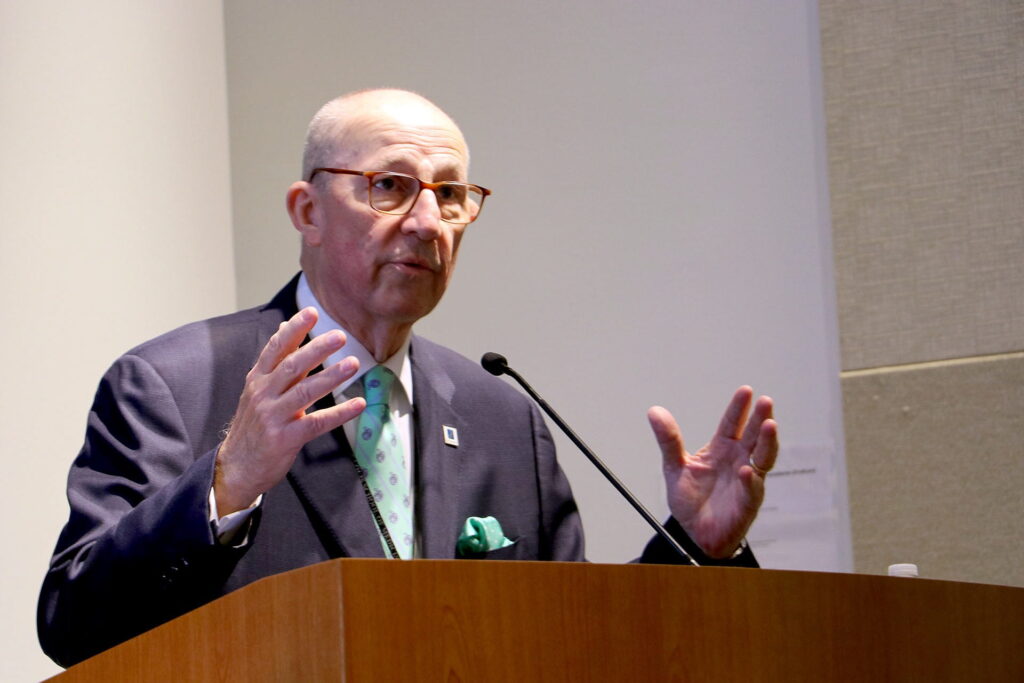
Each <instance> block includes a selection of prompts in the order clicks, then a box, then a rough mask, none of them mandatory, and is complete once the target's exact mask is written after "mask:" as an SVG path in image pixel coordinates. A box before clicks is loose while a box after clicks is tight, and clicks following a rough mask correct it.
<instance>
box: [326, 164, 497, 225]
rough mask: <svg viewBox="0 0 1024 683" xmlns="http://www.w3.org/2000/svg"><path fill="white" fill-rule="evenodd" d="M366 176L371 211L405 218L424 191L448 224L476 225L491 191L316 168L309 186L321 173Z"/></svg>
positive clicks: (388, 174) (383, 173)
mask: <svg viewBox="0 0 1024 683" xmlns="http://www.w3.org/2000/svg"><path fill="white" fill-rule="evenodd" d="M321 171H322V172H324V173H338V174H341V175H357V176H364V177H365V178H366V181H367V195H368V197H369V201H370V207H372V208H373V209H374V210H376V211H380V212H381V213H390V214H396V215H402V214H406V213H409V211H411V210H412V207H413V205H414V204H416V199H417V198H418V197H419V196H420V193H421V192H422V191H423V188H427V189H428V190H432V191H433V192H434V196H435V197H437V206H438V208H439V209H440V210H441V220H443V221H445V222H446V223H461V224H463V225H465V224H469V223H472V222H473V221H475V220H476V219H477V217H478V216H479V215H480V210H481V209H483V206H484V199H485V198H486V197H487V195H489V194H491V191H490V190H488V189H487V188H484V187H480V186H479V185H470V184H469V183H456V182H451V181H447V180H446V181H444V182H440V183H428V182H425V181H423V180H420V179H419V178H415V177H413V176H411V175H406V174H404V173H391V172H389V171H350V170H348V169H344V168H314V169H313V172H312V173H310V174H309V182H313V178H314V176H316V174H317V173H320V172H321Z"/></svg>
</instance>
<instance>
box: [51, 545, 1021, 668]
mask: <svg viewBox="0 0 1024 683" xmlns="http://www.w3.org/2000/svg"><path fill="white" fill-rule="evenodd" d="M55 680H58V681H60V682H61V683H63V682H64V681H104V682H106V681H122V680H123V681H169V680H175V681H235V680H238V681H266V680H269V681H464V682H466V681H473V682H476V681H486V682H490V681H566V682H570V681H572V682H575V681H659V682H660V681H691V680H692V681H742V682H748V681H786V682H790V681H845V680H853V681H1018V682H1019V681H1024V589H1022V588H1009V587H1002V586H989V585H981V584H967V583H954V582H948V581H931V580H927V579H902V578H889V577H882V576H863V575H852V574H825V573H814V572H790V571H771V570H750V569H720V568H707V567H705V568H693V567H669V566H639V565H594V564H590V565H587V564H564V563H553V562H552V563H541V562H459V561H430V560H417V561H413V562H395V561H389V560H336V561H332V562H325V563H323V564H319V565H315V566H312V567H306V568H304V569H299V570H296V571H293V572H289V573H287V574H281V575H279V576H274V577H271V578H268V579H264V580H262V581H259V582H257V583H254V584H252V585H250V586H247V587H246V588H244V589H242V590H239V591H237V592H235V593H232V594H231V595H228V596H226V597H224V598H221V599H220V600H217V601H216V602H214V603H211V604H209V605H207V606H205V607H203V608H201V609H198V610H196V611H194V612H192V613H189V614H186V615H184V616H182V617H179V618H178V619H175V620H174V621H172V622H170V623H167V624H165V625H163V626H161V627H159V628H156V629H154V630H152V631H150V632H148V633H144V634H142V635H141V636H139V637H137V638H135V639H133V640H131V641H129V642H127V643H124V644H123V645H120V646H118V647H115V648H113V649H111V650H109V651H107V652H104V653H102V654H99V655H97V656H96V657H93V658H92V659H89V660H87V661H85V662H83V663H81V664H79V665H77V666H74V667H72V668H71V669H68V671H66V672H65V673H63V674H61V675H60V676H58V677H56V679H55Z"/></svg>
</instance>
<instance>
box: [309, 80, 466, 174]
mask: <svg viewBox="0 0 1024 683" xmlns="http://www.w3.org/2000/svg"><path fill="white" fill-rule="evenodd" d="M381 120H390V121H395V122H398V123H402V122H416V121H430V120H433V121H436V122H438V123H439V124H441V125H446V126H450V127H451V128H452V129H454V131H455V132H456V133H457V134H458V136H459V139H460V142H461V145H462V148H463V149H462V151H463V152H464V154H465V156H466V159H467V160H468V159H469V150H468V148H467V146H466V142H465V139H464V138H462V133H461V131H459V128H458V126H456V125H455V122H454V121H452V119H451V117H450V116H448V115H447V114H446V113H445V112H444V111H443V110H441V108H440V107H438V106H437V105H436V104H434V103H433V102H431V101H430V100H428V99H427V98H425V97H423V96H422V95H418V94H416V93H414V92H410V91H408V90H399V89H394V88H377V89H372V90H359V91H356V92H352V93H348V94H346V95H341V96H340V97H336V98H334V99H333V100H331V101H330V102H328V103H327V104H325V105H324V106H322V107H321V108H320V110H319V111H318V112H317V113H316V114H315V115H314V116H313V119H312V120H311V121H310V122H309V128H308V129H307V131H306V144H305V148H304V150H303V154H302V179H303V180H307V179H308V178H309V176H310V174H311V173H312V172H313V169H314V168H318V167H321V166H332V165H335V164H337V163H339V162H340V161H341V160H343V159H352V158H355V157H357V156H360V154H361V153H363V152H365V151H366V150H363V149H361V148H360V136H359V135H358V133H359V131H360V129H361V127H362V126H365V125H366V124H368V123H372V122H375V121H381ZM360 170H378V169H360Z"/></svg>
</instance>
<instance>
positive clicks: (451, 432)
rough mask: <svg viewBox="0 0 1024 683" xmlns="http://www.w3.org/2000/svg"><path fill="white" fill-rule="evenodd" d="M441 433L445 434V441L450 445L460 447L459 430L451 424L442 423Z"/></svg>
mask: <svg viewBox="0 0 1024 683" xmlns="http://www.w3.org/2000/svg"><path fill="white" fill-rule="evenodd" d="M441 433H442V434H443V435H444V442H445V444H447V445H448V446H454V447H455V448H458V447H459V430H458V429H456V428H455V427H451V426H449V425H441Z"/></svg>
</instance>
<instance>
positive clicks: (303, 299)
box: [295, 273, 412, 406]
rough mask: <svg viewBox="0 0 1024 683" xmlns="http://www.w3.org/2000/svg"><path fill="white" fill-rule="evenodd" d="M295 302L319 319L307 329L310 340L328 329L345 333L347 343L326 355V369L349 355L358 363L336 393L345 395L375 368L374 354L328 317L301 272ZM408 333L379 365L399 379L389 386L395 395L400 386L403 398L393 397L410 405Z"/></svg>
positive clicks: (410, 378) (410, 367)
mask: <svg viewBox="0 0 1024 683" xmlns="http://www.w3.org/2000/svg"><path fill="white" fill-rule="evenodd" d="M295 303H296V305H297V306H298V309H299V310H300V311H301V310H302V309H304V308H307V307H309V306H312V307H313V308H315V309H316V310H317V313H319V316H318V317H317V321H316V325H314V326H313V329H312V330H310V333H309V336H310V339H312V338H314V337H316V336H318V335H321V334H323V333H324V332H330V331H331V330H341V331H342V332H344V333H345V338H346V340H347V341H346V342H345V345H344V346H343V347H341V349H339V350H338V351H335V352H334V353H332V354H331V355H330V356H328V358H327V361H326V363H325V364H324V365H325V366H327V365H333V364H334V363H337V362H339V361H341V360H342V359H343V358H346V357H348V356H355V357H356V359H357V360H358V361H359V371H358V372H357V373H356V374H355V376H353V377H352V378H350V379H349V380H347V381H345V382H342V383H341V384H340V385H339V386H338V388H337V389H335V392H342V393H347V390H348V388H349V387H350V386H351V385H353V384H355V383H356V382H358V381H359V380H360V379H362V377H363V375H365V374H366V373H367V372H369V371H370V368H372V367H373V366H374V365H377V361H376V360H375V359H374V357H373V354H371V353H370V352H369V351H367V350H366V347H365V346H363V345H362V343H361V342H360V341H359V340H358V339H356V338H355V336H354V335H352V334H349V331H348V330H346V329H345V328H344V327H342V326H341V325H339V324H338V322H337V321H335V320H334V318H332V317H331V316H330V314H329V313H328V312H327V311H326V310H324V307H323V306H321V305H320V302H319V301H317V298H316V295H314V294H313V290H312V289H311V288H310V286H309V280H307V279H306V274H305V273H302V275H300V276H299V284H298V287H296V289H295ZM410 339H411V334H410V335H406V337H405V340H404V341H403V342H402V345H401V346H400V347H399V348H398V351H396V352H395V353H394V354H393V355H392V356H391V357H390V358H388V359H387V360H385V361H384V362H383V363H381V364H380V365H383V366H385V367H386V368H388V369H389V370H391V372H393V373H395V377H397V378H398V382H397V383H396V384H394V385H392V387H391V392H392V395H394V393H395V387H396V386H400V387H401V391H402V393H404V394H405V395H404V396H403V397H394V396H393V398H404V399H405V401H406V402H407V404H408V405H409V406H411V405H412V366H411V364H410V363H409V340H410Z"/></svg>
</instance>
